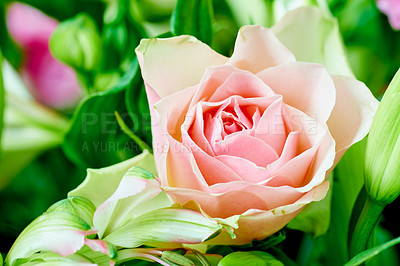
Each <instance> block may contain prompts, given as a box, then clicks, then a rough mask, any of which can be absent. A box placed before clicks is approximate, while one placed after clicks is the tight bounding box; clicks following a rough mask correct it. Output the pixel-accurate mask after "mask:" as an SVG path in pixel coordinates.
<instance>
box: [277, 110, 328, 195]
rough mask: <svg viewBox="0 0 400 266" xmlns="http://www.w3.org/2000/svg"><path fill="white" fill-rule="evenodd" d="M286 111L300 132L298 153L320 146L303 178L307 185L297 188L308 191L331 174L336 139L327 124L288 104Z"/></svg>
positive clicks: (294, 126) (295, 128)
mask: <svg viewBox="0 0 400 266" xmlns="http://www.w3.org/2000/svg"><path fill="white" fill-rule="evenodd" d="M286 112H287V114H288V118H289V120H290V122H291V124H292V126H293V129H294V130H295V131H298V132H299V133H300V134H299V140H298V145H297V149H298V150H297V153H298V154H301V153H303V152H305V151H306V150H309V149H310V148H311V147H315V146H317V147H318V150H317V152H316V154H315V156H314V160H313V163H312V165H311V168H310V170H309V172H308V174H307V177H306V178H305V179H303V180H302V181H303V182H304V184H305V185H304V186H302V187H299V188H297V190H298V191H301V192H308V191H310V190H311V189H312V188H313V187H315V186H317V185H319V184H321V183H322V182H323V181H324V180H325V178H326V176H327V175H328V174H329V169H330V168H331V167H332V165H333V161H334V159H335V141H334V139H333V138H332V136H331V134H330V132H329V130H328V128H327V126H326V125H325V124H322V123H320V122H319V121H317V120H315V119H313V118H311V117H309V116H307V115H305V114H304V113H302V112H300V111H299V110H297V109H295V108H293V107H290V106H286ZM284 175H286V174H284ZM286 176H287V175H286ZM299 181H300V180H299ZM296 183H297V182H296Z"/></svg>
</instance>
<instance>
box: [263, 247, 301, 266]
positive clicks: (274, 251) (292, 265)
mask: <svg viewBox="0 0 400 266" xmlns="http://www.w3.org/2000/svg"><path fill="white" fill-rule="evenodd" d="M268 252H269V253H271V255H272V256H274V257H275V258H277V259H278V260H280V261H281V262H282V263H283V265H285V266H298V264H297V263H296V262H294V261H293V260H292V259H291V258H289V257H288V256H287V255H286V254H285V253H284V252H283V251H282V250H280V249H279V248H276V247H272V248H270V249H269V250H268Z"/></svg>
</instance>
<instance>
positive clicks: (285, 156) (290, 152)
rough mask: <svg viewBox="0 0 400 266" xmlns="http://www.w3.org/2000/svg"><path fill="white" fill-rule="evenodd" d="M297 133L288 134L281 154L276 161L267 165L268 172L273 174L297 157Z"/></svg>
mask: <svg viewBox="0 0 400 266" xmlns="http://www.w3.org/2000/svg"><path fill="white" fill-rule="evenodd" d="M299 135H300V134H299V132H297V131H293V132H290V133H289V135H288V137H287V138H286V142H285V146H284V147H283V150H282V154H281V156H280V157H279V159H278V160H276V161H275V162H273V163H271V164H270V165H268V170H269V171H271V172H275V171H276V170H277V169H279V168H280V167H282V166H283V165H284V164H286V163H287V162H288V161H289V160H291V159H292V158H294V157H295V156H296V155H298V153H297V150H298V143H299Z"/></svg>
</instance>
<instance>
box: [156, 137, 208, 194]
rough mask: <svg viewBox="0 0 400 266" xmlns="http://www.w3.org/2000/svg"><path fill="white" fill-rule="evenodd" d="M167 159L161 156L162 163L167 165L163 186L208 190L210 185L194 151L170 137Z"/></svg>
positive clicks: (162, 177)
mask: <svg viewBox="0 0 400 266" xmlns="http://www.w3.org/2000/svg"><path fill="white" fill-rule="evenodd" d="M166 141H167V142H166V146H165V149H166V151H165V153H166V157H165V161H163V160H161V159H164V158H163V157H160V162H159V163H160V164H162V165H166V176H161V174H160V178H161V179H162V181H164V182H162V185H163V186H171V187H180V188H187V189H195V190H199V191H208V190H209V187H208V184H207V182H206V181H205V180H204V178H203V176H202V174H201V172H200V170H199V168H198V166H197V163H196V160H195V159H194V157H193V154H192V152H191V151H190V150H189V149H188V148H186V147H185V146H184V145H183V144H182V143H180V142H179V141H176V140H175V139H173V138H171V137H169V138H167V139H166Z"/></svg>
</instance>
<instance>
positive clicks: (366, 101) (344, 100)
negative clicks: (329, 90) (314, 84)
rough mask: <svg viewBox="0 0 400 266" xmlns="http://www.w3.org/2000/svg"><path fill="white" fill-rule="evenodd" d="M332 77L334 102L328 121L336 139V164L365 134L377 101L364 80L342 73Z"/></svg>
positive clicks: (376, 106) (369, 125)
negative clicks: (345, 75)
mask: <svg viewBox="0 0 400 266" xmlns="http://www.w3.org/2000/svg"><path fill="white" fill-rule="evenodd" d="M332 77H333V81H334V82H335V87H336V105H335V107H334V109H333V111H332V114H331V116H330V117H329V119H328V122H327V124H328V128H329V130H330V132H331V134H332V136H333V138H334V139H335V141H336V153H337V154H336V158H335V164H336V163H337V162H338V161H339V160H340V158H341V157H342V155H343V154H344V152H345V151H346V150H347V149H348V148H349V147H350V146H351V145H353V144H354V143H356V142H358V141H360V140H362V139H363V138H364V137H365V136H366V135H367V133H368V131H369V129H370V127H371V124H372V119H373V118H374V114H375V112H376V109H377V108H378V104H379V102H378V100H376V99H375V97H374V96H373V95H372V93H371V92H370V90H369V89H368V88H367V87H366V86H365V85H364V83H362V82H360V81H358V80H355V79H353V78H348V77H343V76H332Z"/></svg>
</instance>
